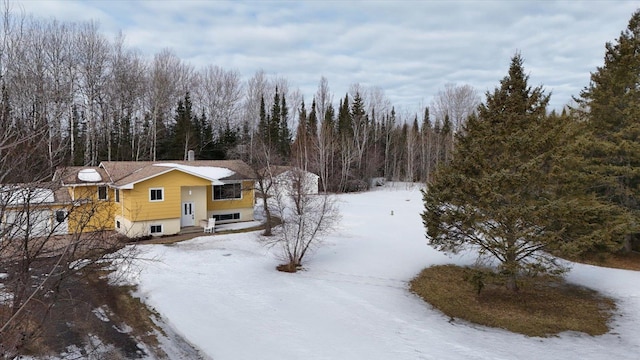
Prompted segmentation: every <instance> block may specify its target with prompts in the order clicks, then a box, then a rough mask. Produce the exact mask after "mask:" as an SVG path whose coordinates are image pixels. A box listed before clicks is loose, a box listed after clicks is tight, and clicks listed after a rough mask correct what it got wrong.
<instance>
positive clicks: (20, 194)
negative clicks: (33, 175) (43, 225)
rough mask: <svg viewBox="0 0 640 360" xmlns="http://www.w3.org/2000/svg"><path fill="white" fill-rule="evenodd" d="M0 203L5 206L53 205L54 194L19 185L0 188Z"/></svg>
mask: <svg viewBox="0 0 640 360" xmlns="http://www.w3.org/2000/svg"><path fill="white" fill-rule="evenodd" d="M0 192H1V195H2V202H3V203H4V204H7V205H22V204H43V203H54V202H55V201H56V197H55V193H54V191H53V190H51V189H46V188H38V187H27V186H20V185H13V186H3V187H0Z"/></svg>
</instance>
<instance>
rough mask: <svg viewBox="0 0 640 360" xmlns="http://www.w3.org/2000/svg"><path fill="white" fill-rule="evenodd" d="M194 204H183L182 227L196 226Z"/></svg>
mask: <svg viewBox="0 0 640 360" xmlns="http://www.w3.org/2000/svg"><path fill="white" fill-rule="evenodd" d="M193 213H194V205H193V202H183V203H182V218H181V219H180V226H181V227H184V226H193V225H195V224H196V220H195V215H194V214H193Z"/></svg>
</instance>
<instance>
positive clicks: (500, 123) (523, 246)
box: [422, 54, 609, 291]
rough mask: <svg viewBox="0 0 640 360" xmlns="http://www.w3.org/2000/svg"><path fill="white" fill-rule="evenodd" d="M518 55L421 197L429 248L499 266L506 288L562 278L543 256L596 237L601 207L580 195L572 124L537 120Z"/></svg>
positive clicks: (537, 94) (533, 92) (543, 99)
mask: <svg viewBox="0 0 640 360" xmlns="http://www.w3.org/2000/svg"><path fill="white" fill-rule="evenodd" d="M522 63H523V60H522V58H521V56H520V55H519V54H517V55H515V56H514V57H513V58H512V61H511V65H510V68H509V73H508V76H507V77H505V78H504V79H503V80H502V81H501V82H500V87H499V88H496V89H495V91H494V92H493V93H489V92H488V93H487V94H486V102H485V103H484V104H481V105H480V107H479V109H478V114H477V116H474V117H471V118H470V119H469V121H468V122H467V124H466V127H465V129H464V131H462V132H461V135H459V137H458V143H457V146H456V149H455V154H454V156H453V158H452V159H451V162H450V163H449V164H446V165H444V166H442V167H440V168H439V169H438V170H437V171H436V173H435V175H434V179H433V182H432V183H431V184H430V185H429V187H428V189H427V191H425V193H424V201H425V212H424V213H423V215H422V217H423V221H424V224H425V226H426V228H427V234H428V236H429V243H430V245H431V246H433V247H435V248H436V249H439V250H443V251H451V252H457V251H461V250H468V249H471V250H474V251H478V252H479V256H480V259H488V260H490V261H491V262H492V261H496V260H497V262H498V263H499V273H500V274H501V275H503V276H504V277H505V280H506V285H507V287H508V288H509V289H511V290H514V291H515V290H517V289H518V285H517V279H518V277H519V276H521V275H522V274H531V273H539V272H545V273H546V272H551V273H554V272H556V271H561V270H562V268H561V267H560V266H559V265H558V264H557V263H556V261H555V259H554V258H553V257H552V256H551V255H549V252H548V251H553V252H568V251H571V250H573V249H576V248H577V249H579V248H580V247H581V246H582V242H587V241H590V240H592V239H593V238H597V237H598V236H596V235H597V234H598V233H597V232H598V231H599V230H600V229H601V228H600V227H598V226H595V225H594V224H593V223H594V219H600V218H604V217H606V214H607V211H608V210H609V208H607V207H606V206H601V204H600V203H598V202H597V199H596V198H594V197H593V196H590V195H586V194H584V189H583V188H582V187H581V186H582V185H580V184H581V182H580V180H582V179H579V178H577V177H574V176H572V169H579V168H580V158H579V157H575V156H574V157H571V156H569V151H568V149H569V146H568V145H570V144H571V141H572V136H573V135H574V134H575V127H574V126H575V123H572V122H570V121H560V119H557V118H551V117H548V116H547V115H546V106H547V103H548V101H549V96H548V95H545V93H544V91H543V89H542V88H541V87H535V88H531V87H530V86H529V85H528V76H527V75H525V73H524V69H523V66H522Z"/></svg>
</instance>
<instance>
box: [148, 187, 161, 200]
mask: <svg viewBox="0 0 640 360" xmlns="http://www.w3.org/2000/svg"><path fill="white" fill-rule="evenodd" d="M153 190H160V191H161V192H162V199H159V200H151V192H152V191H153ZM161 201H164V188H163V187H159V188H149V202H161Z"/></svg>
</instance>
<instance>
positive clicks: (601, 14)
mask: <svg viewBox="0 0 640 360" xmlns="http://www.w3.org/2000/svg"><path fill="white" fill-rule="evenodd" d="M12 4H13V5H12V6H13V8H14V10H17V9H20V8H22V9H24V11H25V12H26V13H27V14H31V15H33V16H35V17H43V18H46V19H52V18H55V19H57V20H60V21H70V22H82V21H88V20H96V21H97V22H98V23H99V24H100V29H101V31H102V32H103V33H104V34H105V35H106V36H107V37H108V38H109V39H110V40H113V39H114V37H115V34H116V33H117V32H118V31H122V32H123V34H124V35H125V39H126V44H127V45H128V46H129V47H133V48H137V49H139V50H140V51H142V53H143V54H145V55H146V56H148V57H149V58H152V57H153V55H154V54H156V53H158V52H159V51H160V50H162V49H164V48H170V49H172V50H173V51H174V53H175V54H176V55H178V56H179V57H180V58H181V59H182V60H184V61H186V62H188V63H190V64H192V65H194V66H195V67H201V66H203V65H207V64H212V65H218V66H220V67H222V68H224V69H226V70H237V71H238V72H240V74H241V75H242V77H243V78H244V79H247V78H249V77H251V76H252V75H253V74H255V72H256V71H258V70H264V71H265V72H266V73H267V74H268V75H270V76H281V77H284V78H286V79H288V80H289V83H290V89H294V88H299V89H300V90H301V92H302V93H303V94H304V96H305V99H307V101H308V102H310V99H311V98H312V96H313V94H314V93H315V92H316V90H317V87H318V83H319V80H320V77H321V76H324V77H326V78H327V79H328V82H329V86H330V89H331V91H332V92H333V93H334V94H336V99H337V98H340V97H343V96H344V94H345V93H346V92H347V91H348V90H349V85H350V84H353V83H360V84H361V85H362V86H365V87H373V86H375V87H379V88H381V89H382V90H384V92H385V94H386V95H387V97H388V98H389V99H390V100H391V102H392V103H393V104H394V105H395V106H396V107H398V108H400V109H405V110H411V111H414V110H417V109H419V108H420V107H421V106H424V105H429V104H430V102H431V99H432V98H433V97H434V95H436V94H437V93H438V91H440V90H442V89H444V86H445V84H447V83H454V84H457V85H463V84H469V85H471V86H473V87H475V88H476V89H477V90H478V91H479V92H480V93H481V94H482V95H483V96H482V100H484V92H485V91H487V90H493V89H494V88H495V87H496V86H498V85H499V81H500V79H502V78H503V77H504V76H505V75H506V74H507V70H508V65H509V61H510V58H511V57H512V56H513V55H514V54H515V53H516V52H517V51H519V52H520V53H521V54H522V56H523V58H524V59H525V64H524V65H525V70H526V72H527V73H528V74H529V75H530V84H531V85H534V86H537V85H543V86H544V88H545V89H546V91H547V92H551V93H552V97H551V107H552V108H555V109H561V108H562V106H563V105H565V104H567V103H568V102H569V101H570V100H571V96H573V95H577V94H578V93H579V92H580V90H581V89H582V88H584V87H585V86H586V85H588V83H589V74H590V73H591V72H593V71H594V70H595V69H596V67H597V66H601V65H602V63H603V57H604V51H605V48H604V46H605V43H606V42H608V41H609V42H613V41H615V39H616V38H617V37H618V36H619V35H620V32H621V31H622V30H624V29H625V28H626V26H627V24H628V21H629V19H630V18H631V15H632V14H633V12H634V11H636V10H637V9H638V7H640V2H638V1H611V0H609V1H543V0H539V1H518V0H515V1H488V0H487V1H482V0H476V1H435V0H411V1H383V0H380V1H340V0H334V1H331V0H322V1H320V0H309V1H213V0H201V1H167V0H165V1H162V0H156V1H122V0H112V1H107V0H101V1H71V0H45V1H36V0H22V1H16V0H13V1H12Z"/></svg>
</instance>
